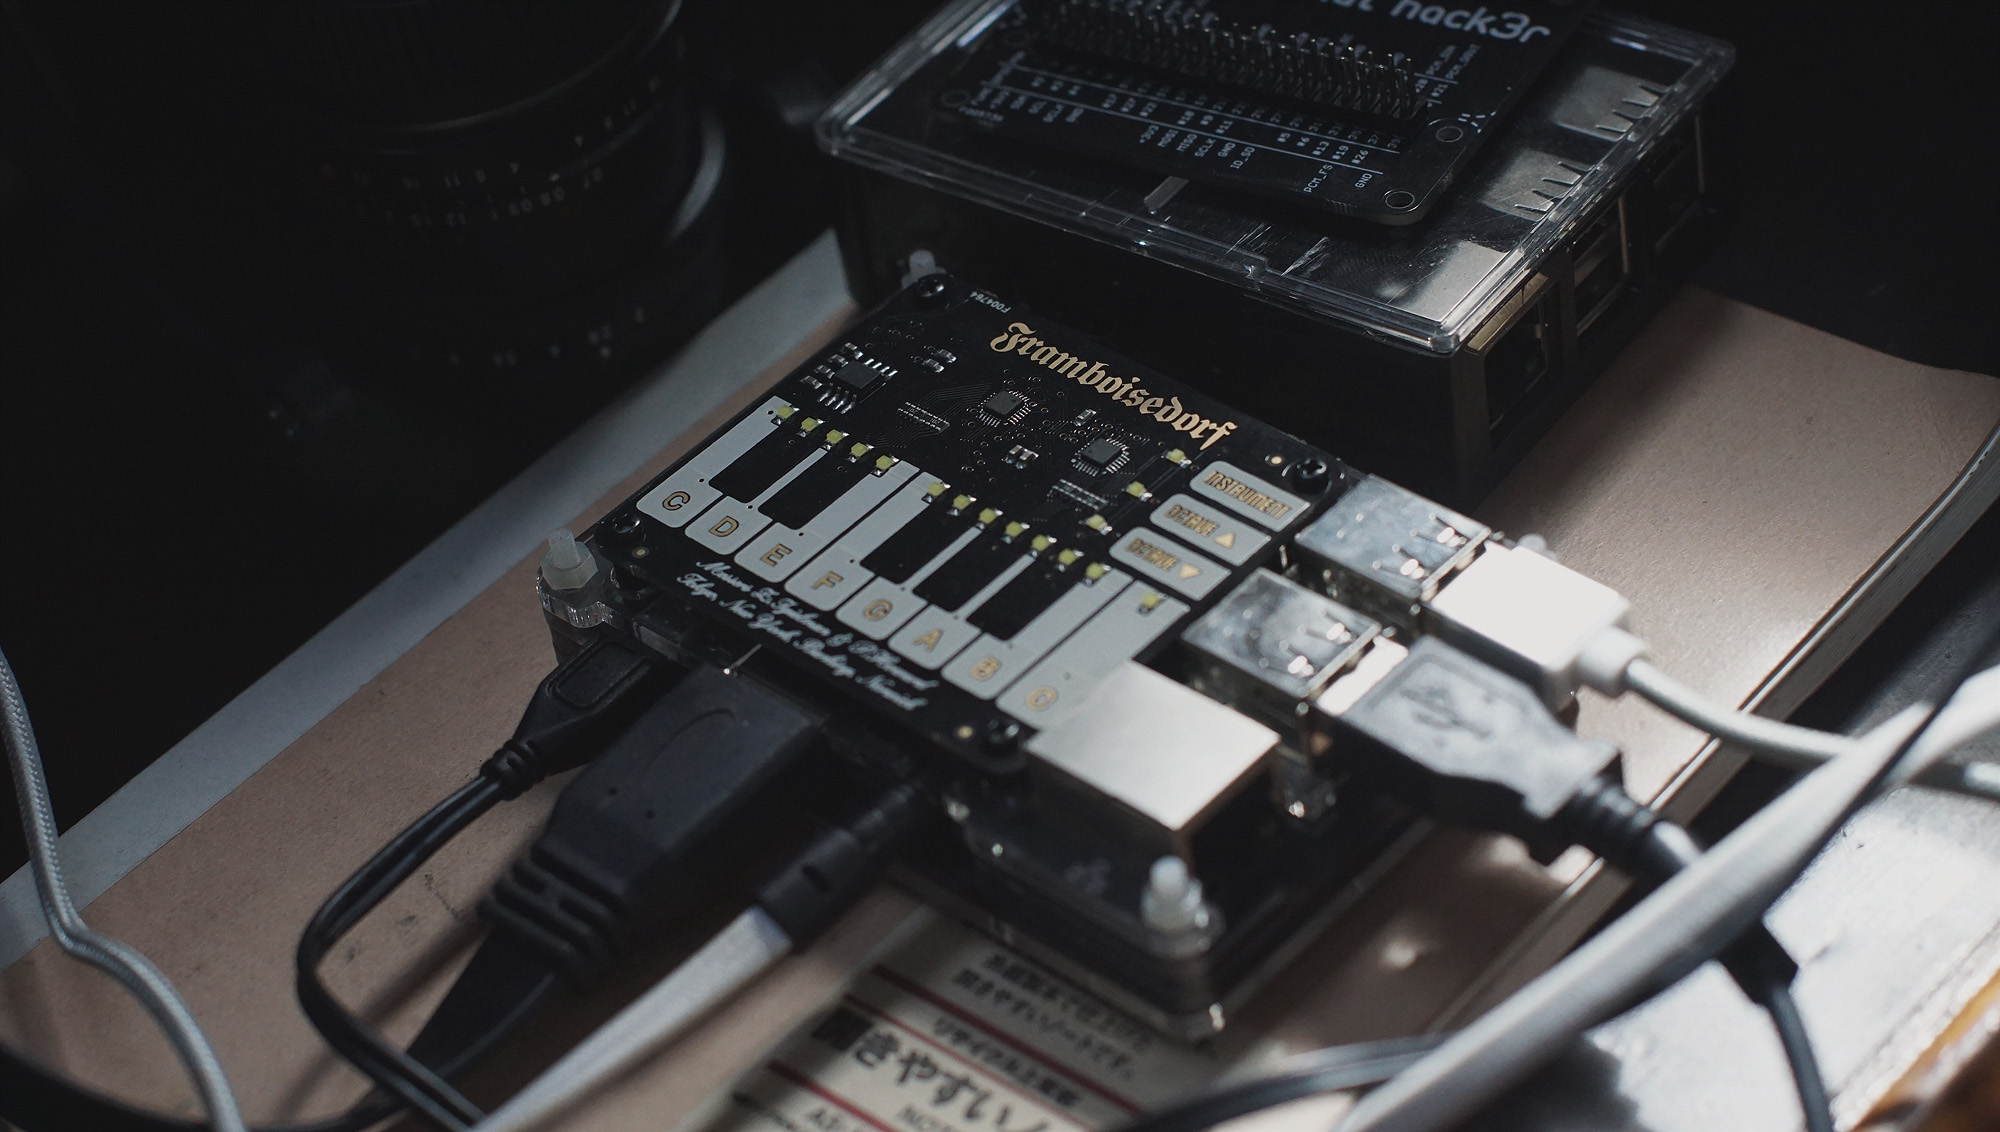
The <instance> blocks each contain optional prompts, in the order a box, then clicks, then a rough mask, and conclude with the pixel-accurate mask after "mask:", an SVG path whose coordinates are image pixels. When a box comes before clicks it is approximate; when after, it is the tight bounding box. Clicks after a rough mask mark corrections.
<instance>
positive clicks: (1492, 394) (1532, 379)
mask: <svg viewBox="0 0 2000 1132" xmlns="http://www.w3.org/2000/svg"><path fill="white" fill-rule="evenodd" d="M1548 290H1549V277H1548V276H1546V275H1543V274H1541V273H1539V272H1537V273H1536V274H1535V275H1534V276H1533V277H1531V278H1530V279H1529V280H1528V281H1527V282H1526V283H1524V284H1522V286H1521V289H1520V290H1519V291H1516V292H1515V293H1514V294H1513V296H1512V297H1510V298H1509V299H1508V300H1507V301H1506V302H1504V303H1502V304H1500V309H1499V310H1497V311H1494V312H1493V315H1492V317H1490V318H1488V319H1487V320H1486V324H1485V325H1484V326H1482V327H1480V328H1479V330H1477V331H1475V332H1474V333H1473V335H1472V338H1471V340H1470V341H1469V342H1468V343H1467V347H1468V348H1469V349H1470V350H1471V351H1472V353H1473V354H1475V355H1477V356H1478V357H1479V359H1480V362H1481V365H1482V367H1483V370H1484V373H1485V379H1486V423H1487V428H1488V430H1489V431H1490V432H1491V433H1492V435H1493V436H1494V438H1495V439H1498V438H1499V437H1500V436H1502V435H1504V434H1505V433H1506V431H1507V430H1508V429H1510V428H1512V427H1513V426H1514V425H1515V424H1516V423H1518V422H1519V421H1520V419H1521V418H1522V417H1523V416H1525V415H1526V410H1527V408H1528V407H1529V405H1530V404H1531V403H1532V402H1533V401H1534V400H1535V399H1536V398H1535V397H1534V396H1533V394H1535V393H1537V392H1538V391H1539V390H1540V389H1541V388H1542V387H1543V385H1544V384H1545V382H1546V379H1547V378H1548V376H1549V371H1550V369H1551V368H1553V366H1554V364H1555V360H1556V342H1555V333H1554V330H1553V328H1552V327H1550V326H1549V325H1548V323H1549V319H1548V317H1547V315H1548V309H1547V308H1548V303H1547V302H1546V301H1545V300H1546V297H1547V294H1548Z"/></svg>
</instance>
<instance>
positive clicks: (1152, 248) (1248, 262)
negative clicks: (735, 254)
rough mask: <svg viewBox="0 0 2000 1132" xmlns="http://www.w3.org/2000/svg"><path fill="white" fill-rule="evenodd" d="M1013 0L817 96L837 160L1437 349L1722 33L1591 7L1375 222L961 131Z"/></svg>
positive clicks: (1541, 243)
mask: <svg viewBox="0 0 2000 1132" xmlns="http://www.w3.org/2000/svg"><path fill="white" fill-rule="evenodd" d="M1028 2H1032V0H958V2H956V3H952V4H949V5H947V6H946V7H945V8H944V9H943V10H942V11H940V12H939V13H938V14H937V15H936V16H935V17H933V18H932V19H931V20H930V22H928V23H927V24H925V25H924V26H923V27H921V28H919V29H918V30H917V31H916V32H915V33H913V34H912V35H911V36H910V37H909V38H908V39H906V40H904V41H903V42H902V43H901V44H900V45H898V46H897V47H896V48H895V49H894V50H893V51H891V52H890V53H889V55H888V56H886V57H885V58H884V59H883V60H882V61H881V62H880V63H878V64H877V65H876V66H875V67H874V68H873V69H872V70H870V71H869V72H868V73H867V74H865V75H863V76H862V77H861V79H859V80H858V81H857V82H856V83H855V84H854V86H853V87H851V88H849V89H848V91H847V92H846V93H845V94H843V95H842V96H841V98H840V99H839V100H838V101H837V102H836V103H835V104H834V105H833V106H832V107H831V108H830V109H829V110H828V111H827V113H826V115H825V116H824V117H823V118H821V120H820V123H819V138H820V144H821V146H822V147H823V148H824V149H825V150H826V151H827V152H828V153H831V154H833V155H835V156H837V157H840V158H842V159H844V160H847V161H851V162H854V163H855V164H857V165H861V166H864V167H867V168H870V169H874V170H877V171H879V172H882V173H886V174H889V175H891V176H894V177H899V178H902V179H904V180H908V181H912V182H916V183H918V184H923V185H927V186H929V187H931V188H934V189H937V190H939V191H942V192H946V193H950V194H952V195H954V196H958V197H961V198H964V199H966V200H970V201H974V202H977V203H979V204H983V205H987V206H990V207H993V208H997V209H1000V210H1002V211H1004V212H1008V213H1011V214H1014V215H1016V216H1020V217H1024V218H1027V219H1030V220H1035V221H1039V222H1042V223H1045V224H1051V225H1054V226H1056V227H1058V228H1061V229H1063V230H1066V231H1070V232H1074V233H1077V234H1079V235H1084V236H1088V237H1091V238H1093V239H1097V240H1101V241H1104V242H1106V243H1110V244H1114V245H1117V246H1120V247H1124V248H1128V249H1130V250H1132V251H1134V252H1136V253H1138V254H1140V255H1145V256H1150V257H1152V258H1154V259H1158V260H1161V261H1164V262H1167V263H1172V264H1176V265H1178V266H1181V267H1184V268H1187V269H1189V270H1193V271H1199V272H1201V273H1202V274H1204V275H1209V276H1213V277H1215V278H1218V279H1223V280H1228V281H1233V282H1235V283H1237V284H1238V285H1240V286H1243V287H1245V288H1248V289H1250V290H1252V291H1254V292H1256V293H1258V294H1259V295H1261V296H1263V297H1265V298H1266V299H1269V300H1271V301H1273V302H1277V303H1279V304H1281V305H1284V306H1288V307H1292V308H1295V309H1303V310H1305V311H1308V312H1311V313H1313V314H1316V315H1319V316H1322V317H1326V318H1330V319H1336V320H1339V321H1342V322H1346V323H1350V324H1353V325H1356V326H1359V327H1361V328H1363V329H1365V330H1368V331H1372V332H1375V333H1379V334H1384V335H1388V336H1390V337H1393V338H1397V339H1400V340H1402V341H1405V342H1408V343H1410V344H1413V345H1416V346H1418V347H1421V348H1425V349H1429V350H1434V351H1437V352H1439V353H1450V352H1452V351H1454V350H1456V349H1457V348H1458V347H1459V346H1461V345H1462V344H1464V342H1465V341H1466V339H1467V338H1468V337H1469V336H1470V335H1471V334H1472V332H1473V330H1474V329H1475V328H1476V327H1478V326H1479V325H1480V324H1481V323H1482V322H1483V321H1484V320H1485V319H1486V317H1487V316H1488V315H1490V314H1491V313H1492V312H1493V311H1494V310H1495V309H1496V308H1498V307H1499V306H1500V305H1501V304H1502V303H1504V302H1505V301H1506V300H1507V298H1508V297H1509V296H1510V295H1511V294H1512V293H1513V292H1514V290H1515V289H1516V288H1518V287H1519V286H1520V285H1521V284H1522V283H1523V282H1525V281H1526V280H1527V278H1528V276H1529V273H1530V268H1531V267H1532V266H1533V265H1534V264H1536V263H1538V262H1540V260H1541V259H1542V257H1543V256H1545V255H1546V254H1547V253H1548V252H1549V251H1551V250H1553V249H1554V248H1555V247H1557V246H1558V245H1559V244H1560V243H1561V242H1562V241H1563V240H1564V239H1565V238H1567V237H1568V235H1569V234H1570V233H1571V232H1572V231H1573V230H1574V229H1575V228H1576V227H1577V226H1578V224H1579V222H1581V221H1582V220H1583V219H1584V218H1585V217H1587V216H1589V215H1591V214H1592V213H1593V212H1594V211H1595V208H1596V206H1597V205H1598V204H1599V203H1600V202H1601V201H1603V200H1606V199H1608V197H1609V195H1610V189H1611V187H1612V186H1613V185H1616V184H1619V183H1622V182H1623V181H1624V180H1625V179H1626V177H1627V175H1628V174H1629V173H1630V172H1631V170H1632V168H1633V166H1635V165H1636V164H1637V163H1638V161H1639V160H1640V158H1641V156H1642V154H1643V153H1644V152H1645V151H1646V150H1647V148H1648V146H1649V143H1651V142H1652V141H1653V140H1655V139H1657V138H1659V137H1661V136H1662V135H1664V134H1666V133H1667V132H1668V131H1671V130H1672V129H1674V127H1675V126H1677V125H1678V124H1680V122H1681V121H1682V120H1683V119H1684V118H1685V117H1686V116H1687V115H1688V114H1689V113H1690V112H1691V111H1692V109H1693V108H1694V107H1695V106H1697V105H1698V104H1699V103H1700V101H1701V100H1702V98H1703V97H1704V96H1706V95H1707V93H1708V92H1709V91H1710V90H1711V89H1712V88H1713V87H1714V86H1715V84H1716V82H1717V81H1719V80H1720V79H1721V77H1722V75H1723V74H1724V73H1725V72H1726V71H1727V70H1728V69H1729V66H1730V64H1731V62H1733V60H1734V57H1735V51H1734V49H1733V48H1731V47H1730V46H1729V45H1728V44H1727V43H1724V42H1722V41H1720V40H1717V39H1712V38H1708V37H1705V36H1699V35H1695V34H1693V33H1690V32H1684V31H1680V30H1677V29H1674V28H1669V27H1666V26H1664V25H1661V24H1657V23H1653V22H1651V21H1647V20H1642V19H1639V18H1637V17H1632V16H1627V15H1624V14H1621V13H1614V12H1594V13H1592V14H1591V15H1590V16H1589V17H1588V18H1587V19H1586V20H1585V22H1584V24H1583V26H1582V27H1581V28H1579V29H1578V31H1577V32H1576V34H1575V35H1574V36H1573V37H1572V38H1571V39H1570V41H1569V43H1568V44H1567V45H1565V47H1564V49H1563V51H1562V52H1561V54H1560V55H1559V56H1558V57H1557V58H1556V60H1555V61H1554V62H1552V63H1550V64H1549V67H1548V70H1547V71H1546V72H1545V73H1544V75H1543V76H1542V78H1541V79H1540V80H1539V81H1538V82H1537V83H1536V85H1535V86H1534V88H1533V89H1532V90H1531V91H1530V92H1529V93H1528V95H1527V97H1526V98H1524V99H1523V100H1522V101H1521V103H1520V104H1519V105H1518V107H1517V108H1516V109H1515V111H1514V112H1513V114H1512V115H1511V120H1510V121H1508V122H1507V123H1505V124H1504V125H1503V126H1502V127H1501V128H1500V129H1499V131H1498V132H1497V133H1496V134H1495V135H1494V136H1493V138H1492V139H1491V140H1490V141H1488V142H1487V144H1486V147H1485V149H1484V150H1483V152H1482V153H1481V154H1480V155H1479V156H1478V157H1477V158H1476V159H1475V160H1474V161H1473V163H1472V164H1471V166H1470V167H1469V168H1468V170H1467V172H1466V176H1465V177H1464V179H1463V181H1462V183H1461V184H1459V185H1457V186H1455V187H1453V188H1452V189H1451V190H1450V194H1449V196H1448V198H1447V199H1445V200H1444V201H1442V202H1441V203H1440V204H1439V205H1438V206H1437V207H1436V208H1435V209H1434V210H1433V211H1432V212H1431V214H1430V215H1429V216H1428V217H1427V218H1426V219H1425V220H1423V221H1422V222H1420V223H1417V224H1414V225H1410V226H1408V227H1402V228H1394V227H1387V226H1382V225H1376V224H1371V223H1368V222H1366V221H1361V220H1354V219H1350V218H1346V217H1341V216H1336V215H1332V214H1320V213H1316V212H1312V211H1308V210H1305V209H1301V208H1297V207H1293V206H1288V205H1285V204H1282V203H1274V202H1271V201H1268V200H1262V199H1258V198H1255V197H1249V196H1245V195H1243V194H1240V193H1237V192H1232V191H1229V190H1225V189H1218V188H1212V187H1210V186H1206V185H1202V184H1198V183H1197V184H1177V183H1176V182H1174V181H1169V180H1166V179H1163V178H1162V176H1161V175H1160V174H1158V173H1152V172H1147V171H1145V170H1140V169H1134V168H1130V167H1125V166H1120V165H1114V164H1111V163H1106V162H1100V161H1093V160H1091V159H1088V158H1085V157H1081V156H1078V155H1076V154H1072V153H1068V152H1064V151H1060V150H1055V149H1043V148H1041V147H1038V146H1033V145H1028V144H1024V143H1021V142H1017V141H1010V140H1007V139H1005V138H1000V137H995V136H991V135H988V134H984V133H982V132H980V131H978V130H975V129H969V128H967V126H966V125H965V124H964V123H963V120H962V119H960V118H958V117H957V116H954V115H951V114H948V113H945V112H943V109H942V107H941V104H940V100H941V99H942V98H943V97H945V95H946V93H947V92H949V91H951V90H953V89H954V88H956V87H960V86H962V84H963V83H964V81H965V80H964V79H963V78H962V77H961V75H960V72H961V70H962V69H963V68H965V67H966V66H967V64H968V60H969V58H970V56H971V55H972V53H973V49H974V47H975V46H976V45H978V44H980V43H981V40H982V37H985V36H995V35H1000V36H1006V35H1015V36H1019V35H1022V34H1024V33H1023V30H1022V25H1023V22H1024V17H1023V14H1022V12H1020V11H1019V8H1020V6H1021V4H1022V3H1028Z"/></svg>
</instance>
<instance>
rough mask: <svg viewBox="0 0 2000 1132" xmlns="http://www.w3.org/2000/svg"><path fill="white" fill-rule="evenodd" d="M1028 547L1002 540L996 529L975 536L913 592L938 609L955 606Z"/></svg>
mask: <svg viewBox="0 0 2000 1132" xmlns="http://www.w3.org/2000/svg"><path fill="white" fill-rule="evenodd" d="M1026 550H1027V547H1026V546H1024V545H1023V544H1021V543H1020V542H1018V541H1016V542H1003V541H1002V540H1001V538H1000V534H999V532H997V531H989V532H988V533H987V535H986V537H984V538H980V539H975V540H973V542H972V543H971V544H970V545H968V546H967V547H966V548H965V549H964V550H961V551H959V552H958V553H957V554H954V555H952V556H951V560H950V561H949V562H946V563H945V564H944V565H942V566H940V567H938V568H937V571H936V572H935V573H933V574H932V575H931V576H930V577H928V578H925V579H924V580H923V582H922V584H920V585H918V586H917V588H916V590H915V593H916V595H917V596H918V597H920V598H923V599H924V600H925V601H928V602H930V603H931V604H932V605H935V606H937V607H938V608H940V609H957V608H958V607H959V606H961V605H964V604H965V603H966V602H967V601H970V600H971V599H972V595H973V594H976V593H978V592H979V591H980V590H983V589H985V588H986V586H987V584H988V583H989V582H991V581H992V580H993V579H995V578H997V577H999V576H1000V571H1002V570H1005V569H1006V568H1007V567H1009V566H1011V565H1013V563H1014V560H1015V559H1017V558H1019V557H1021V555H1022V554H1023V553H1024V552H1025V551H1026Z"/></svg>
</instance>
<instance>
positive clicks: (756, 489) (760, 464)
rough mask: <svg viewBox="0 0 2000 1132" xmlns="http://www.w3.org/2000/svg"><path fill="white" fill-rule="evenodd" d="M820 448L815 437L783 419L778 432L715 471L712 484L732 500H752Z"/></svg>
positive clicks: (710, 480) (710, 481)
mask: <svg viewBox="0 0 2000 1132" xmlns="http://www.w3.org/2000/svg"><path fill="white" fill-rule="evenodd" d="M817 451H819V445H818V444H817V443H815V442H814V441H813V440H812V438H811V437H809V436H804V435H802V434H800V432H799V430H798V429H796V428H791V427H788V426H787V425H786V424H785V423H783V422H779V424H778V428H777V431H776V432H773V433H771V435H769V436H766V437H765V438H764V439H762V440H760V441H758V442H757V443H755V444H753V445H751V446H750V451H748V452H745V453H744V454H743V455H741V456H738V457H737V458H736V459H735V460H734V461H733V462H731V463H730V465H729V466H728V467H726V468H724V469H722V470H721V471H719V472H717V473H715V475H714V476H713V477H712V478H710V479H709V481H708V483H709V486H710V487H713V488H714V489H715V490H717V491H719V492H721V493H722V494H724V495H727V496H729V497H730V498H731V499H740V500H742V501H743V502H745V503H749V502H752V501H754V500H755V499H756V498H757V497H758V496H760V495H762V494H764V493H765V492H766V491H768V490H770V487H771V485H772V484H774V483H777V482H778V481H779V480H781V479H783V478H784V476H785V473H786V472H789V471H791V470H792V469H793V468H796V467H798V465H799V461H800V460H803V459H805V458H806V457H808V456H810V455H812V454H813V453H814V452H817Z"/></svg>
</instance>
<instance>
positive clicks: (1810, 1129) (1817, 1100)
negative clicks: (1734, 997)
mask: <svg viewBox="0 0 2000 1132" xmlns="http://www.w3.org/2000/svg"><path fill="white" fill-rule="evenodd" d="M1752 997H1754V998H1756V1000H1757V1005H1759V1006H1761V1007H1763V1008H1764V1012H1765V1013H1766V1014H1769V1015H1770V1016H1771V1026H1772V1028H1774V1029H1776V1030H1777V1031H1778V1042H1779V1044H1781V1045H1783V1046H1784V1047H1785V1060H1786V1061H1789V1062H1791V1064H1792V1077H1793V1079H1794V1080H1796V1081H1797V1082H1798V1088H1799V1104H1800V1106H1801V1107H1802V1108H1804V1109H1805V1114H1806V1132H1834V1127H1833V1101H1832V1099H1831V1098H1830V1097H1828V1096H1827V1093H1826V1081H1825V1079H1824V1078H1822V1077H1821V1076H1820V1072H1819V1059H1818V1058H1816V1057H1814V1056H1813V1048H1812V1039H1811V1037H1810V1036H1808V1035H1807V1034H1806V1023H1805V1019H1804V1018H1801V1017H1800V1016H1799V1004H1798V1002H1797V1001H1796V1000H1794V999H1793V998H1792V988H1791V984H1790V983H1785V982H1779V981H1778V980H1776V979H1771V980H1768V981H1767V982H1765V983H1764V984H1763V985H1762V986H1761V987H1760V988H1759V993H1758V994H1756V995H1753V996H1752Z"/></svg>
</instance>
